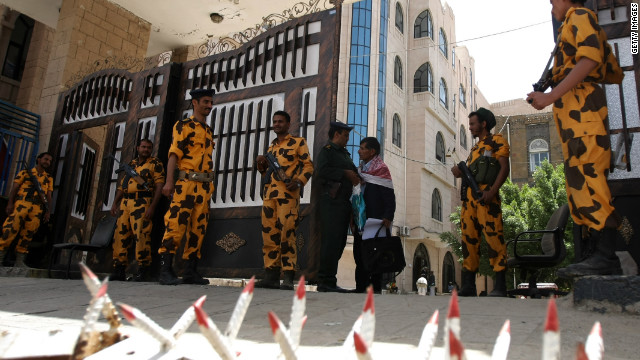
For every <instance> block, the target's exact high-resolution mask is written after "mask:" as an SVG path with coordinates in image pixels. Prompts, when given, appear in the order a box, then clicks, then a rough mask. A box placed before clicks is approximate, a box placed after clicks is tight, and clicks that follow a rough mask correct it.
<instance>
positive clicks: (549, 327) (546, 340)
mask: <svg viewBox="0 0 640 360" xmlns="http://www.w3.org/2000/svg"><path fill="white" fill-rule="evenodd" d="M557 359H560V327H559V324H558V309H557V308H556V302H555V300H554V299H553V298H551V299H549V306H548V307H547V320H546V321H545V323H544V335H543V336H542V360H557Z"/></svg>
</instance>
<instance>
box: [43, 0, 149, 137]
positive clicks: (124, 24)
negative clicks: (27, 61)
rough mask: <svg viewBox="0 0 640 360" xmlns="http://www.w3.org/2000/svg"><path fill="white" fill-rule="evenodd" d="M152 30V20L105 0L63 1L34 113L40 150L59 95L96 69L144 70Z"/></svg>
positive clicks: (52, 122) (51, 123)
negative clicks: (37, 115) (37, 118)
mask: <svg viewBox="0 0 640 360" xmlns="http://www.w3.org/2000/svg"><path fill="white" fill-rule="evenodd" d="M150 32H151V24H150V23H148V22H147V21H145V20H143V19H141V18H139V17H137V16H135V15H134V14H132V13H130V12H129V11H127V10H125V9H123V8H121V7H119V6H117V5H115V4H113V3H111V2H109V1H107V0H63V2H62V7H61V8H60V16H59V18H58V24H57V27H56V32H55V36H54V39H53V45H52V51H51V53H50V55H49V61H48V63H49V64H48V67H47V69H46V72H45V76H44V81H43V89H42V96H41V99H40V106H39V111H38V112H39V113H40V115H41V116H42V125H41V133H40V148H41V149H47V148H48V147H49V142H50V139H49V137H50V135H51V129H52V127H53V124H54V116H55V112H56V107H57V105H58V97H59V95H60V93H61V92H63V91H65V90H67V89H69V88H70V87H71V86H73V85H74V84H75V83H76V82H78V81H79V80H81V79H82V78H83V77H84V76H86V75H89V74H91V73H93V72H95V71H98V70H102V69H108V68H116V67H122V65H123V64H127V67H128V68H129V69H131V70H132V71H137V70H139V69H137V68H136V67H135V66H136V64H139V68H140V69H142V67H143V64H144V58H145V55H146V52H147V45H148V43H149V35H150ZM105 60H106V61H105Z"/></svg>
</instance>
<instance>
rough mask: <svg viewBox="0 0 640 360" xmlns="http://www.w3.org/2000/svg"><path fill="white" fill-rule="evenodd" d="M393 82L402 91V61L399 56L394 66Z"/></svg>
mask: <svg viewBox="0 0 640 360" xmlns="http://www.w3.org/2000/svg"><path fill="white" fill-rule="evenodd" d="M393 82H394V83H395V84H396V85H398V87H399V88H400V89H402V61H400V58H399V57H397V56H396V60H395V63H394V65H393Z"/></svg>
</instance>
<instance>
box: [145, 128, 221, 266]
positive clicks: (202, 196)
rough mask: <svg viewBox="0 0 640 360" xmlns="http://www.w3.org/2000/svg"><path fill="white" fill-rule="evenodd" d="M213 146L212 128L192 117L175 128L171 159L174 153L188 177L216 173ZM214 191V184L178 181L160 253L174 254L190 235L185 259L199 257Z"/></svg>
mask: <svg viewBox="0 0 640 360" xmlns="http://www.w3.org/2000/svg"><path fill="white" fill-rule="evenodd" d="M214 145H215V143H214V142H213V131H212V130H211V128H210V127H209V126H208V125H206V124H202V123H200V122H199V121H197V120H196V119H195V118H194V117H193V116H191V117H190V118H187V119H184V120H182V121H178V122H177V123H176V124H175V126H174V127H173V138H172V140H171V147H170V148H169V156H171V154H175V155H176V156H177V158H178V159H177V163H176V167H177V169H178V170H180V171H185V172H186V173H187V174H189V173H191V172H197V173H210V172H212V171H213V159H212V155H213V147H214ZM169 176H173V174H169ZM213 188H214V187H213V183H212V182H199V181H193V180H187V179H182V180H180V179H178V180H176V186H175V190H174V192H173V198H172V199H171V205H169V210H168V211H167V213H166V214H165V216H164V223H165V226H166V231H165V233H164V238H163V239H162V246H161V247H160V249H159V250H158V253H159V254H164V253H165V252H168V253H171V254H175V253H176V249H177V248H178V246H180V243H181V242H182V238H183V237H184V235H185V233H187V232H188V233H187V243H186V244H185V248H184V252H183V254H182V258H183V259H185V260H186V259H189V258H190V257H191V256H197V258H198V259H199V258H200V248H201V247H202V240H203V239H204V235H205V233H206V232H207V224H208V222H209V202H210V201H211V194H212V193H213Z"/></svg>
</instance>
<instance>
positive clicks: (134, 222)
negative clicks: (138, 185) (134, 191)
mask: <svg viewBox="0 0 640 360" xmlns="http://www.w3.org/2000/svg"><path fill="white" fill-rule="evenodd" d="M150 204H151V198H150V197H146V198H145V197H141V198H138V199H124V200H122V204H120V210H121V211H122V213H121V214H120V217H118V222H117V223H116V232H115V235H114V236H113V260H114V261H115V262H118V263H121V264H126V263H128V261H129V260H128V253H129V249H130V248H131V246H132V245H133V242H135V243H136V261H137V262H138V265H142V266H149V265H151V228H152V227H153V224H152V223H151V221H150V220H146V219H145V218H144V214H145V213H146V212H147V209H148V208H149V205H150Z"/></svg>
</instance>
